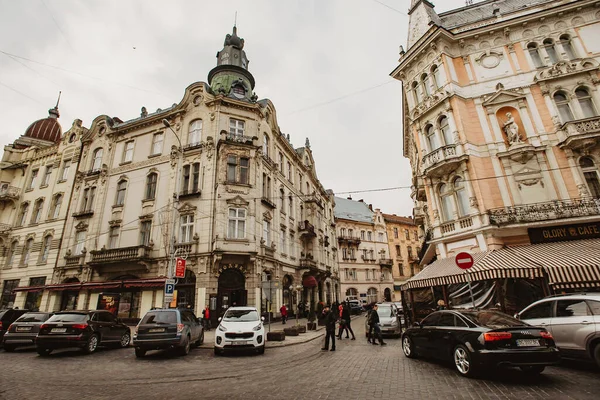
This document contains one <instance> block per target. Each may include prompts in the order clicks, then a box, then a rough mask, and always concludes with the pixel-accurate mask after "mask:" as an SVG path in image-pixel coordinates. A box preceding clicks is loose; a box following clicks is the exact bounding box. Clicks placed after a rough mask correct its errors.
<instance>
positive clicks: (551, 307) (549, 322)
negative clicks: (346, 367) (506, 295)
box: [516, 293, 600, 366]
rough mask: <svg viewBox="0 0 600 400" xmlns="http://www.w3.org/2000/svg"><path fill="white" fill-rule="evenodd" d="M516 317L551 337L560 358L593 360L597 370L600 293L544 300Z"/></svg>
mask: <svg viewBox="0 0 600 400" xmlns="http://www.w3.org/2000/svg"><path fill="white" fill-rule="evenodd" d="M516 317H517V318H519V319H520V320H522V321H524V322H527V323H528V324H531V325H535V326H541V327H543V328H546V329H547V330H548V331H549V332H550V333H552V336H553V337H554V342H555V343H556V347H558V349H559V350H560V354H561V356H562V357H565V358H585V359H593V360H595V361H596V363H597V364H598V366H600V293H579V294H577V293H574V294H568V295H559V296H551V297H546V298H545V299H542V300H538V301H536V302H534V303H532V304H530V305H529V306H527V307H526V308H525V309H523V310H522V311H521V312H520V313H518V314H517V315H516Z"/></svg>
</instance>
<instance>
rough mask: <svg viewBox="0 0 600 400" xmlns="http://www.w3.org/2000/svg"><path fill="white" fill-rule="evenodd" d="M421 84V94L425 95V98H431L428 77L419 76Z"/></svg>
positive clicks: (425, 75)
mask: <svg viewBox="0 0 600 400" xmlns="http://www.w3.org/2000/svg"><path fill="white" fill-rule="evenodd" d="M421 84H422V85H423V93H425V96H431V86H430V85H431V84H430V83H429V75H427V74H423V75H421Z"/></svg>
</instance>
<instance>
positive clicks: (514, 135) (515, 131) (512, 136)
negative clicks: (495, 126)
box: [502, 112, 521, 144]
mask: <svg viewBox="0 0 600 400" xmlns="http://www.w3.org/2000/svg"><path fill="white" fill-rule="evenodd" d="M506 118H508V119H507V120H506V122H504V125H503V126H502V128H503V129H504V132H505V133H506V136H507V137H508V141H509V142H510V144H515V143H521V136H520V135H519V126H518V125H517V123H516V122H515V119H514V118H513V116H512V114H511V113H509V112H508V113H506Z"/></svg>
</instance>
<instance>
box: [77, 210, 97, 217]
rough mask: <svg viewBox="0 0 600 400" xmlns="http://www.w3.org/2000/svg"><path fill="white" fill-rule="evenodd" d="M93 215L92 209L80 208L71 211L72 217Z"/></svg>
mask: <svg viewBox="0 0 600 400" xmlns="http://www.w3.org/2000/svg"><path fill="white" fill-rule="evenodd" d="M92 215H94V210H82V211H78V212H75V213H73V215H72V216H73V218H89V217H91V216H92Z"/></svg>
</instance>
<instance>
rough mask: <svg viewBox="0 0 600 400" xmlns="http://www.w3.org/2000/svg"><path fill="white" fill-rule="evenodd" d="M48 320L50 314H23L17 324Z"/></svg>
mask: <svg viewBox="0 0 600 400" xmlns="http://www.w3.org/2000/svg"><path fill="white" fill-rule="evenodd" d="M47 319H48V314H40V313H27V314H23V315H21V316H20V317H19V319H17V320H16V321H15V322H44V321H45V320H47Z"/></svg>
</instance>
